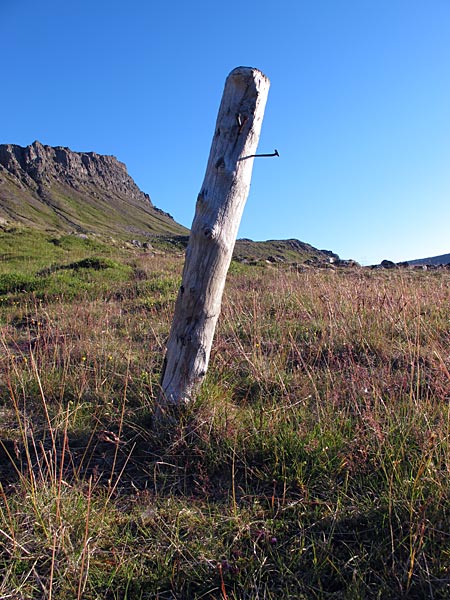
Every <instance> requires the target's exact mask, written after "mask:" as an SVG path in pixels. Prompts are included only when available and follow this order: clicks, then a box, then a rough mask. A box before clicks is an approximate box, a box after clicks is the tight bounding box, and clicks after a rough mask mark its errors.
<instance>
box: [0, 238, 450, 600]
mask: <svg viewBox="0 0 450 600" xmlns="http://www.w3.org/2000/svg"><path fill="white" fill-rule="evenodd" d="M23 239H24V242H23V243H22V244H21V246H20V247H19V246H14V247H10V248H9V249H7V248H5V246H3V250H2V254H3V256H4V259H3V262H2V266H4V267H5V268H4V270H2V275H1V276H0V281H3V282H4V283H3V285H4V286H6V287H7V286H8V285H9V286H10V289H9V291H8V290H6V291H4V294H3V296H2V298H3V301H2V302H1V303H0V311H1V321H0V322H1V323H2V326H1V340H0V343H1V348H2V350H1V355H0V373H1V377H0V415H1V425H0V481H1V488H0V530H1V532H0V573H2V575H3V578H0V581H1V583H0V597H5V598H6V597H13V598H58V599H67V600H68V599H71V600H72V599H73V598H83V599H84V600H90V599H97V598H102V599H103V598H107V599H110V598H111V599H116V598H117V599H121V600H122V599H125V598H127V599H135V598H160V599H169V598H170V599H184V598H185V599H190V598H192V599H199V600H200V599H204V598H214V599H216V598H217V599H222V600H225V599H229V600H231V599H233V600H242V599H247V598H248V599H255V598H265V599H269V600H271V599H278V598H292V599H294V598H295V599H302V598H304V599H308V600H309V599H317V600H318V599H348V600H351V599H372V598H380V599H383V600H384V599H386V598H387V599H392V600H394V599H398V598H412V599H420V598H432V599H438V598H440V599H444V598H447V597H449V595H450V534H449V529H448V524H449V519H450V502H449V480H450V475H449V473H450V445H449V439H450V438H449V432H450V413H449V408H448V406H449V405H448V401H449V397H450V358H449V353H448V347H449V343H450V325H449V324H450V308H449V306H450V276H449V274H448V273H447V272H439V273H437V272H428V273H427V272H416V271H413V270H411V271H409V270H405V271H395V272H394V271H390V272H381V271H368V270H362V269H345V270H341V271H336V272H332V271H328V270H323V271H321V270H313V269H310V270H308V271H306V272H303V273H298V272H296V271H292V270H290V269H289V268H287V267H277V268H276V269H274V268H273V267H269V268H264V267H262V266H251V265H235V266H234V267H233V268H232V270H231V271H230V274H229V277H228V281H227V287H226V293H225V298H224V302H223V310H222V315H221V318H220V321H219V326H218V330H217V333H216V339H215V343H214V347H213V352H212V357H211V363H210V369H209V372H208V375H207V378H206V381H205V383H204V385H203V387H202V390H201V393H200V395H199V397H198V399H197V400H196V401H195V403H194V404H193V405H192V406H191V407H190V408H189V410H188V412H187V413H186V414H184V415H183V417H182V420H181V422H180V423H179V424H178V425H177V426H173V427H171V428H165V429H162V428H161V429H160V430H158V429H155V428H154V427H153V426H152V424H153V419H152V417H153V412H154V409H155V399H156V397H157V393H158V381H159V374H160V372H161V366H162V358H163V354H164V344H165V341H166V339H167V335H168V332H169V327H170V322H171V318H172V313H173V307H174V301H175V296H176V293H177V289H178V286H179V282H180V274H181V269H182V258H181V257H178V256H175V255H173V254H158V255H156V256H155V255H150V254H144V253H142V252H141V253H140V252H138V251H133V250H127V251H125V250H122V249H120V248H111V247H108V246H102V245H101V243H100V242H98V243H97V242H95V244H94V245H93V246H92V247H87V245H85V242H86V240H79V239H75V241H73V239H72V236H66V237H64V238H59V239H58V241H49V239H48V238H47V237H46V236H45V234H42V237H39V238H34V245H35V246H36V245H37V244H40V247H41V248H42V251H43V252H42V254H39V255H36V256H33V254H32V253H31V252H30V249H31V248H32V246H33V243H32V239H30V240H29V241H28V242H26V241H25V240H26V238H23ZM72 244H74V245H73V246H72ZM27 247H28V250H27V249H26V248H27ZM8 252H9V254H8ZM19 255H21V256H22V259H23V264H21V260H20V257H19ZM45 269H47V271H44V270H45ZM43 271H44V274H43ZM17 274H21V276H22V277H23V278H24V279H23V280H22V281H19V280H18V279H14V278H15V277H16V278H17V277H19V275H17ZM6 276H7V277H6ZM1 277H3V279H1ZM5 277H6V278H5ZM8 277H9V279H8ZM27 277H28V278H30V281H34V282H38V283H39V282H40V281H41V280H45V282H46V290H47V291H46V292H45V293H44V292H43V291H42V290H41V289H39V287H35V288H33V286H31V287H27V285H28V284H27V281H28V280H27V279H26V278H27ZM8 281H9V284H8ZM14 281H16V282H17V284H14ZM5 282H6V283H5ZM72 285H73V286H74V290H73V293H71V292H70V290H71V286H72ZM49 290H50V291H49Z"/></svg>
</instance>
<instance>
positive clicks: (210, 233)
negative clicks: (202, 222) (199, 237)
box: [203, 227, 215, 240]
mask: <svg viewBox="0 0 450 600" xmlns="http://www.w3.org/2000/svg"><path fill="white" fill-rule="evenodd" d="M203 235H204V236H205V238H207V239H208V240H212V239H214V237H215V235H214V229H212V228H211V227H205V228H204V229H203Z"/></svg>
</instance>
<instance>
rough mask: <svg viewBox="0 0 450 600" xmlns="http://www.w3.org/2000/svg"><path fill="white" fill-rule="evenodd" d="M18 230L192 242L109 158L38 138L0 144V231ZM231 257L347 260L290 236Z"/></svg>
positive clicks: (243, 243)
mask: <svg viewBox="0 0 450 600" xmlns="http://www.w3.org/2000/svg"><path fill="white" fill-rule="evenodd" d="M15 225H21V226H24V227H31V228H33V229H35V228H38V229H40V230H42V231H47V232H49V233H55V232H56V233H62V234H64V233H70V232H75V233H79V234H96V235H99V234H100V235H102V236H106V237H117V238H119V239H128V240H130V238H136V239H137V240H138V245H139V242H140V241H144V240H146V239H149V238H155V236H157V238H158V239H159V240H160V241H161V242H163V243H164V244H166V246H167V244H168V247H175V248H177V249H178V250H179V249H180V247H183V246H186V245H187V242H188V239H189V237H188V236H189V230H188V229H187V228H185V227H183V226H182V225H180V224H178V223H176V222H175V221H174V220H173V218H172V217H171V216H170V215H169V214H168V213H165V212H163V211H162V210H160V209H159V208H156V207H155V206H154V205H153V203H152V202H151V200H150V197H149V196H148V194H145V193H144V192H142V191H141V190H140V189H139V187H138V186H137V185H136V183H135V182H134V181H133V179H132V177H130V175H129V174H128V172H127V167H126V166H125V164H124V163H122V162H120V161H119V160H117V158H115V157H114V156H104V155H101V154H96V153H95V152H73V151H72V150H70V149H69V148H66V147H62V146H57V147H52V146H46V145H44V144H41V143H40V142H38V141H35V142H33V144H31V145H30V146H27V147H25V148H23V147H22V146H18V145H15V144H0V229H1V228H3V229H7V228H8V227H10V226H15ZM139 238H140V240H139ZM234 258H235V259H236V260H238V261H240V262H252V263H256V262H259V261H267V262H269V263H282V262H285V263H290V264H292V263H305V262H306V263H307V264H310V265H311V266H329V265H330V264H331V263H334V264H336V265H338V264H344V263H346V262H348V261H340V260H339V257H338V256H337V255H336V254H334V253H333V252H330V251H327V250H318V249H317V248H314V247H313V246H311V245H309V244H306V243H304V242H300V241H299V240H294V239H292V240H269V241H266V242H254V241H252V240H248V239H242V240H238V241H237V242H236V246H235V252H234Z"/></svg>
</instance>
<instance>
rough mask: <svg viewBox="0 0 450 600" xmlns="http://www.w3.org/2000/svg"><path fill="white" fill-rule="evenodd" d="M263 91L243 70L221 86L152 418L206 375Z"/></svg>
mask: <svg viewBox="0 0 450 600" xmlns="http://www.w3.org/2000/svg"><path fill="white" fill-rule="evenodd" d="M269 86H270V82H269V80H268V79H267V77H265V75H263V73H261V71H259V70H257V69H253V68H249V67H238V68H237V69H234V70H233V71H232V72H231V73H230V75H229V76H228V78H227V80H226V82H225V89H224V92H223V96H222V102H221V104H220V108H219V114H218V117H217V122H216V129H215V133H214V137H213V141H212V145H211V151H210V155H209V160H208V165H207V168H206V174H205V179H204V181H203V186H202V188H201V191H200V194H199V195H198V198H197V205H196V212H195V217H194V221H193V223H192V228H191V235H190V238H189V244H188V248H187V250H186V258H185V264H184V269H183V277H182V283H181V286H180V289H179V292H178V298H177V301H176V305H175V314H174V318H173V323H172V328H171V332H170V336H169V340H168V343H167V352H166V356H165V359H164V365H163V372H162V376H161V392H160V396H159V402H158V410H157V418H159V419H161V418H164V416H168V417H169V415H170V416H172V417H173V416H174V414H176V413H177V412H179V410H180V408H182V407H184V406H185V405H186V404H187V403H189V401H190V400H191V399H192V398H193V397H194V395H195V392H196V391H197V390H198V388H199V386H200V384H201V382H202V381H203V379H204V377H205V375H206V370H207V368H208V361H209V355H210V351H211V345H212V341H213V337H214V330H215V327H216V322H217V319H218V317H219V313H220V307H221V302H222V293H223V289H224V286H225V278H226V275H227V272H228V268H229V266H230V262H231V257H232V254H233V248H234V244H235V242H236V236H237V232H238V228H239V224H240V221H241V217H242V212H243V210H244V205H245V202H246V200H247V196H248V192H249V188H250V180H251V175H252V168H253V158H254V156H253V155H254V154H255V152H256V148H257V145H258V141H259V135H260V131H261V125H262V120H263V116H264V108H265V105H266V100H267V95H268V92H269Z"/></svg>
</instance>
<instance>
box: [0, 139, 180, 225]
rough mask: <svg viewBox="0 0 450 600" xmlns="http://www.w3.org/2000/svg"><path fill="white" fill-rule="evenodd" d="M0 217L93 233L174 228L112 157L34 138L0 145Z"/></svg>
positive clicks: (5, 219)
mask: <svg viewBox="0 0 450 600" xmlns="http://www.w3.org/2000/svg"><path fill="white" fill-rule="evenodd" d="M0 219H1V220H2V221H13V222H20V223H23V224H26V225H32V226H39V227H45V228H57V229H63V230H78V231H85V232H89V231H91V232H97V233H114V234H115V235H117V234H118V233H121V232H131V233H135V234H139V233H141V234H147V233H178V234H183V233H185V232H186V229H185V228H184V227H182V226H180V225H178V224H177V223H175V221H173V219H172V218H171V217H170V215H168V214H167V213H164V212H163V211H161V210H159V209H157V208H155V207H154V206H153V204H152V202H151V200H150V197H149V196H148V194H145V193H144V192H143V191H141V190H140V189H139V187H138V186H137V185H136V183H135V182H134V180H133V179H132V177H130V175H129V174H128V172H127V168H126V166H125V164H124V163H122V162H120V161H119V160H117V158H115V157H114V156H104V155H101V154H96V153H95V152H73V151H72V150H70V149H69V148H64V147H61V146H58V147H52V146H45V145H43V144H41V143H40V142H38V141H36V142H34V143H33V144H31V145H30V146H27V147H25V148H23V147H21V146H17V145H15V144H2V145H0Z"/></svg>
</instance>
